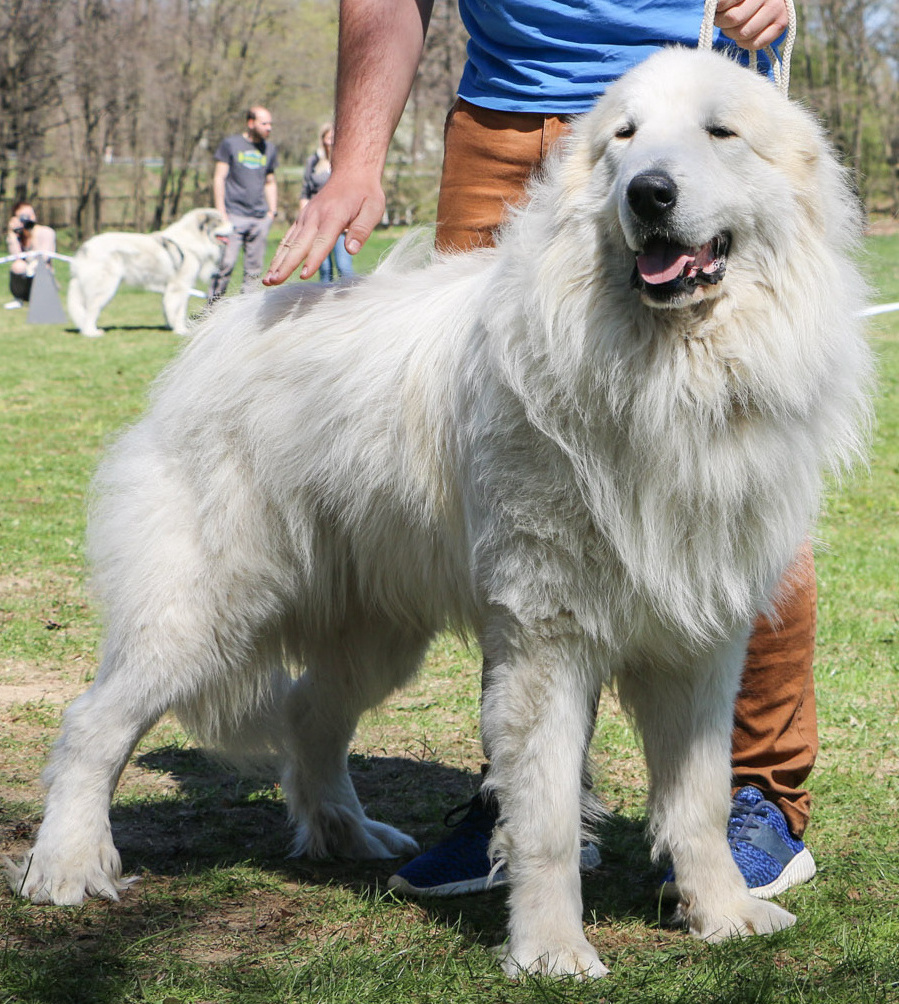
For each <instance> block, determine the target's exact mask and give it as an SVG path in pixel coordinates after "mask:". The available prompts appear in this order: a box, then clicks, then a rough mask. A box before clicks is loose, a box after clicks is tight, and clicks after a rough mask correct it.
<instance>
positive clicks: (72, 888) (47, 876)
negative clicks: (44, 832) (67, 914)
mask: <svg viewBox="0 0 899 1004" xmlns="http://www.w3.org/2000/svg"><path fill="white" fill-rule="evenodd" d="M3 869H4V871H5V873H6V880H7V882H8V883H9V887H10V889H12V891H13V892H14V893H16V895H18V896H23V897H24V898H25V899H30V900H31V902H32V903H53V904H55V905H56V906H78V905H79V904H81V903H83V902H84V900H85V899H86V898H87V897H90V896H99V897H100V898H101V899H111V900H117V899H118V898H119V893H120V892H123V891H124V890H125V889H127V888H128V887H129V886H131V885H133V884H134V883H135V882H137V880H138V879H137V876H131V877H129V878H122V876H121V862H120V859H119V854H118V851H116V849H115V848H114V847H112V848H111V852H110V851H108V850H107V852H106V853H102V852H101V853H98V854H97V855H96V856H95V858H94V859H93V860H91V861H86V860H82V859H81V858H78V859H76V860H71V861H67V860H64V859H63V858H62V857H60V856H57V855H53V854H43V853H42V852H40V851H39V850H38V849H37V847H36V848H35V849H34V851H32V852H31V853H30V854H26V855H25V857H24V858H23V859H22V860H21V861H20V862H16V861H13V860H11V859H10V858H6V857H5V858H3Z"/></svg>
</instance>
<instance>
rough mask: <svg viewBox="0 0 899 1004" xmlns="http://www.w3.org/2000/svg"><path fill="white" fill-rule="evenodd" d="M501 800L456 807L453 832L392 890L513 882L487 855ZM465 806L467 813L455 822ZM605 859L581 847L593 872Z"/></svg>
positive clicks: (592, 847)
mask: <svg viewBox="0 0 899 1004" xmlns="http://www.w3.org/2000/svg"><path fill="white" fill-rule="evenodd" d="M495 806H496V803H495V802H494V801H493V799H491V798H490V797H489V796H488V797H487V798H484V797H482V796H481V793H480V792H478V794H477V795H475V796H474V798H473V799H472V800H471V801H470V802H466V803H465V804H464V805H460V806H457V807H456V808H455V809H451V810H450V811H449V812H448V813H447V814H446V817H445V819H444V823H445V824H446V825H447V826H450V827H452V830H453V832H452V833H450V834H449V835H448V836H447V837H445V838H444V839H443V840H441V841H440V843H438V844H435V845H434V846H433V847H432V848H431V849H430V850H428V851H425V852H424V853H423V854H419V856H418V857H417V858H413V859H412V860H411V861H410V862H409V863H408V864H405V865H403V867H402V868H400V869H399V870H398V871H397V873H396V874H395V875H391V876H390V878H389V879H388V880H387V888H388V889H392V890H393V891H394V892H398V893H403V894H405V895H407V896H462V895H464V894H465V893H474V892H483V891H484V890H485V889H496V888H499V887H500V886H504V885H506V884H507V883H508V881H509V880H508V878H507V877H506V872H505V869H504V868H502V867H499V868H497V869H496V870H495V871H494V869H493V864H492V862H491V861H490V858H489V856H488V854H487V848H488V847H489V845H490V838H491V836H492V835H493V828H494V826H496V817H497V813H496V807H495ZM463 810H467V811H466V812H465V815H464V816H462V818H461V819H458V821H456V822H453V817H454V816H457V815H458V814H459V813H460V812H462V811H463ZM599 863H600V857H599V849H598V848H597V846H596V844H593V843H589V842H588V843H584V844H583V845H582V846H581V870H582V871H591V870H592V869H594V868H597V867H598V866H599Z"/></svg>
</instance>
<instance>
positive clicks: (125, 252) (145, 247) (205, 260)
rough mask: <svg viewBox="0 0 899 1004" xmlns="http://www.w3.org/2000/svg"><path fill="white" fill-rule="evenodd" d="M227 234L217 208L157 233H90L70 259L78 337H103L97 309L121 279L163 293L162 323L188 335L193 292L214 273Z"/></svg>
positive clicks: (228, 227) (191, 214)
mask: <svg viewBox="0 0 899 1004" xmlns="http://www.w3.org/2000/svg"><path fill="white" fill-rule="evenodd" d="M230 232H231V225H230V224H229V223H226V222H225V220H224V219H223V218H222V216H221V214H220V213H218V212H217V211H216V210H215V209H192V210H191V211H190V212H189V213H185V214H184V216H182V217H181V219H179V220H177V221H176V222H175V223H173V224H172V225H171V226H170V227H166V228H165V230H159V231H157V232H156V233H152V234H133V233H125V232H122V233H120V232H118V231H112V230H110V231H107V232H106V233H102V234H97V235H96V236H94V237H91V238H90V239H89V240H87V241H85V242H84V244H82V245H81V247H80V248H79V249H78V252H77V254H76V255H75V258H74V260H73V261H72V269H71V278H70V279H69V291H68V308H69V316H70V317H71V318H72V321H73V322H74V323H75V325H76V327H77V328H78V330H79V331H80V332H81V334H82V335H87V336H88V337H89V338H96V337H98V336H99V335H102V334H103V331H102V330H101V329H100V328H98V327H97V319H98V318H99V316H100V311H101V310H102V309H103V308H104V307H105V306H106V304H107V303H109V301H110V300H111V299H112V298H113V297H114V296H115V294H116V290H117V289H118V288H119V284H120V283H122V282H124V283H126V284H128V285H132V286H139V287H141V288H142V289H148V290H150V291H151V292H154V293H162V310H163V313H164V314H165V320H166V324H168V326H169V327H170V328H171V329H172V330H173V331H174V332H175V333H176V334H179V335H186V334H187V305H188V301H189V299H190V294H191V290H192V289H193V287H194V286H195V285H196V284H197V283H198V282H207V281H208V280H209V278H210V277H211V276H212V273H213V272H214V271H215V269H216V267H217V266H218V263H219V260H220V258H221V254H222V241H223V240H226V239H227V237H228V234H229V233H230Z"/></svg>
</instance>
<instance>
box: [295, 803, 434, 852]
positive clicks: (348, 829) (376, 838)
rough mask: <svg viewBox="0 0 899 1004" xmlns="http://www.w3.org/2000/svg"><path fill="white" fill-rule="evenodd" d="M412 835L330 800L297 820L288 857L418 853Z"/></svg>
mask: <svg viewBox="0 0 899 1004" xmlns="http://www.w3.org/2000/svg"><path fill="white" fill-rule="evenodd" d="M418 851H419V847H418V844H417V843H416V842H415V841H414V840H413V839H412V837H410V836H408V835H407V834H405V833H403V832H402V831H401V830H398V829H396V828H395V827H393V826H388V825H387V823H379V822H376V821H375V820H374V819H369V818H368V816H366V815H362V814H359V813H357V812H355V811H353V810H352V809H351V808H349V807H347V806H344V805H338V804H336V803H330V804H325V805H321V806H319V807H318V808H317V809H316V811H315V813H314V814H310V815H309V816H308V817H307V818H306V819H303V820H300V821H298V823H297V827H296V832H295V836H294V841H293V845H292V847H291V852H290V853H291V857H297V858H300V857H310V858H329V857H338V858H354V859H357V860H362V861H371V860H383V859H389V858H398V857H411V856H413V855H415V854H418Z"/></svg>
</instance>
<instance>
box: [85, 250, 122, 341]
mask: <svg viewBox="0 0 899 1004" xmlns="http://www.w3.org/2000/svg"><path fill="white" fill-rule="evenodd" d="M121 281H122V276H121V273H120V272H119V271H118V270H117V269H113V268H106V267H104V268H102V269H97V270H96V271H95V272H94V273H93V274H92V275H91V278H90V281H89V282H85V281H84V280H83V279H81V280H79V286H80V296H81V306H82V310H81V319H80V320H77V319H76V322H75V323H76V324H77V325H78V328H79V330H80V331H81V334H82V335H84V336H85V337H87V338H99V336H100V335H102V334H103V329H102V328H98V327H97V320H98V319H99V317H100V311H101V310H102V309H103V308H104V307H105V306H106V304H107V303H109V301H110V300H111V299H112V298H113V297H114V296H115V294H116V290H117V289H118V288H119V283H120V282H121Z"/></svg>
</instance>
